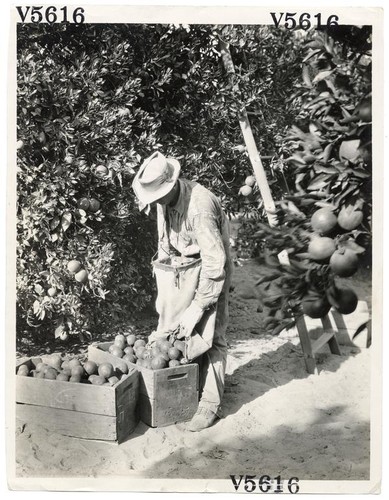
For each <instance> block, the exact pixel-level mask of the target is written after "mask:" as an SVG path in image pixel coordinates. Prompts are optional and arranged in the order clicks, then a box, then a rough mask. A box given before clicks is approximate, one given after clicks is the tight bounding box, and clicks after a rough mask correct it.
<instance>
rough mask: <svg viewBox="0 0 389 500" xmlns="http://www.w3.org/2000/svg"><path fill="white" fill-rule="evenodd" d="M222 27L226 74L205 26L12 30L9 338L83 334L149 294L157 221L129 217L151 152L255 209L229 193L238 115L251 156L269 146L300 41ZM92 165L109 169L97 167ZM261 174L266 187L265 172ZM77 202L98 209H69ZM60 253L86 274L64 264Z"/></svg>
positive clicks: (238, 174)
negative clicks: (249, 128)
mask: <svg viewBox="0 0 389 500" xmlns="http://www.w3.org/2000/svg"><path fill="white" fill-rule="evenodd" d="M218 31H219V33H220V29H219V30H218ZM222 36H223V37H224V39H226V40H228V41H229V42H230V43H231V50H232V54H233V57H234V61H235V64H236V70H237V72H236V76H235V80H234V82H232V83H231V82H227V80H226V79H225V78H224V73H223V68H222V66H221V63H220V57H219V53H218V38H217V31H216V27H213V26H199V25H197V26H191V27H190V28H189V27H187V26H172V25H125V24H120V25H103V24H99V25H80V26H74V25H63V26H62V25H52V26H50V25H38V26H34V25H27V24H26V25H19V26H18V71H17V77H18V89H17V93H18V96H17V97H18V110H17V113H18V132H17V133H18V140H19V141H22V142H19V144H22V147H20V149H19V150H18V173H17V177H18V178H17V185H18V206H17V214H18V255H17V280H18V281H17V290H18V292H17V293H18V297H17V300H18V304H17V306H18V307H17V311H18V318H17V321H18V332H20V334H22V332H23V334H25V332H26V331H28V332H30V334H31V333H32V335H35V336H36V337H38V338H39V337H41V336H42V335H45V333H49V334H53V332H54V331H61V332H63V331H66V332H69V333H78V334H81V335H85V334H86V335H88V334H89V333H91V334H92V335H95V334H98V333H99V332H101V331H103V330H105V329H107V328H116V327H117V326H118V325H120V324H122V323H124V322H128V321H131V318H132V317H133V315H134V314H137V313H138V312H139V311H140V310H142V309H143V308H144V307H145V306H146V305H147V304H148V303H150V300H151V299H152V294H153V279H152V276H151V271H150V260H151V258H152V255H153V254H154V252H155V250H156V231H155V221H154V220H153V218H152V217H151V218H148V217H146V216H144V215H143V214H141V213H139V211H138V208H137V205H136V202H135V199H134V196H133V193H132V190H131V188H130V186H131V182H132V178H133V175H134V173H135V171H136V169H137V168H138V167H139V165H140V164H141V162H142V161H143V160H144V159H145V158H146V157H147V156H149V155H150V154H151V153H152V152H153V150H155V149H160V150H161V151H163V152H164V154H166V155H172V156H175V157H176V158H178V159H179V160H180V162H181V164H182V170H183V175H187V176H189V177H190V178H192V179H194V180H198V181H200V182H202V183H203V184H204V185H206V186H209V187H211V188H212V190H213V191H214V192H215V193H216V194H218V195H219V196H220V198H221V199H222V202H223V204H224V206H225V209H226V210H227V211H228V212H231V211H237V210H239V209H242V210H246V211H247V210H250V207H251V208H252V207H256V208H257V202H256V198H255V197H254V198H253V199H251V200H247V201H246V202H245V203H243V202H242V200H241V199H240V198H239V197H238V187H239V186H240V185H241V184H242V183H243V181H244V178H245V176H246V175H247V174H248V173H250V170H251V169H250V165H249V162H248V158H247V154H246V153H245V152H244V148H242V147H239V146H241V143H242V139H241V137H240V130H239V125H238V121H237V114H238V113H239V111H240V109H241V107H242V105H243V104H245V105H246V106H247V109H248V111H249V113H250V117H251V119H252V125H253V129H254V133H255V135H256V140H257V143H258V147H259V148H260V150H261V152H262V153H263V154H265V155H266V154H269V153H270V154H271V153H272V152H274V150H275V148H276V143H277V139H280V138H281V137H282V134H283V131H284V130H285V128H286V127H287V126H288V125H290V124H291V123H292V121H293V117H294V113H293V110H292V108H293V106H291V107H289V106H288V105H286V104H285V101H287V99H288V94H289V89H290V88H291V87H292V86H293V82H294V81H295V80H296V78H298V77H299V73H300V69H299V64H300V62H301V51H302V48H301V43H300V41H299V39H298V37H296V36H293V35H291V34H290V33H288V32H286V31H282V30H275V29H272V28H269V27H258V26H246V27H244V28H243V27H239V26H226V27H224V28H223V30H222ZM238 84H239V87H240V88H238ZM281 103H282V104H281ZM289 108H290V109H289ZM98 165H104V166H106V167H107V168H108V173H107V175H104V176H98V175H96V167H97V166H98ZM269 178H270V180H271V182H272V181H274V182H275V183H276V184H275V186H278V183H277V182H276V181H277V173H275V172H270V171H269ZM276 190H277V189H276ZM85 197H86V198H88V199H89V198H94V199H96V200H98V202H99V203H100V209H99V210H98V211H97V212H91V211H88V210H86V211H85V210H83V209H80V208H79V201H80V199H82V198H85ZM72 259H77V260H79V261H80V262H81V264H82V266H83V267H84V268H85V269H86V270H87V271H88V274H89V279H88V281H87V283H85V284H80V283H78V282H76V281H75V280H74V278H73V276H72V275H70V273H69V272H68V270H67V263H68V262H69V261H70V260H72ZM52 288H55V295H54V296H51V295H50V294H48V293H47V292H48V290H49V289H52ZM58 328H59V330H58Z"/></svg>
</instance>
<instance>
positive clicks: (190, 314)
mask: <svg viewBox="0 0 389 500" xmlns="http://www.w3.org/2000/svg"><path fill="white" fill-rule="evenodd" d="M203 314H204V309H202V308H201V307H200V306H198V305H197V304H196V303H195V302H192V303H191V305H190V306H189V307H188V308H187V309H186V311H185V312H184V314H183V315H182V316H181V320H180V332H179V334H178V335H177V338H178V339H182V338H184V337H190V336H191V335H192V332H193V329H194V327H195V326H196V325H197V323H198V322H199V321H200V319H201V318H202V316H203Z"/></svg>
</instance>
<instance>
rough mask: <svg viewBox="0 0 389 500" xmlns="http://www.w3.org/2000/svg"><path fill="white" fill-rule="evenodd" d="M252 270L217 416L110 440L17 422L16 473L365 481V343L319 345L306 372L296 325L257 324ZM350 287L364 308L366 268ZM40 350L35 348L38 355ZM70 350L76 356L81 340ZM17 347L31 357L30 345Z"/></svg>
mask: <svg viewBox="0 0 389 500" xmlns="http://www.w3.org/2000/svg"><path fill="white" fill-rule="evenodd" d="M257 273H258V265H257V264H256V263H254V262H252V261H247V262H244V263H243V266H241V267H237V268H236V272H235V277H234V285H235V289H234V291H233V292H232V295H231V301H230V303H231V311H230V314H231V319H230V326H229V329H228V342H229V353H228V363H227V376H226V389H225V397H224V404H223V411H224V418H222V419H221V420H219V421H217V423H216V424H215V425H214V426H213V427H211V428H209V429H206V430H204V431H202V432H200V433H190V432H189V431H186V425H185V424H184V423H181V424H177V425H171V426H168V427H163V428H150V427H148V426H147V425H145V424H144V423H142V422H141V423H139V425H138V426H137V428H136V430H135V432H134V433H133V434H132V435H131V436H130V438H129V439H128V441H126V442H124V443H123V444H121V445H119V446H118V445H115V444H110V443H106V442H102V441H88V440H81V439H76V438H72V437H66V436H61V435H58V434H54V433H51V432H50V431H48V430H47V429H46V428H45V425H44V423H39V424H38V423H30V422H27V423H25V422H24V423H23V422H19V421H18V422H17V429H16V430H17V432H16V463H17V474H18V475H20V476H27V477H36V476H40V477H50V476H61V477H69V476H70V477H76V476H89V477H96V476H120V475H123V476H126V477H131V475H134V477H135V476H136V477H139V476H140V477H150V478H215V479H228V478H229V475H230V474H235V475H239V474H246V473H248V474H250V473H251V474H258V475H259V473H261V474H262V473H266V474H269V475H270V476H273V477H274V476H277V475H279V474H281V475H282V477H283V478H287V477H291V476H297V477H298V478H300V479H301V480H303V479H304V480H309V479H311V480H326V479H327V480H367V479H368V478H369V448H370V402H369V399H370V387H369V378H370V351H369V349H364V348H358V347H355V346H354V347H352V346H351V347H350V346H344V345H342V346H341V351H342V355H341V356H335V355H331V354H330V353H329V350H328V347H324V348H323V351H322V352H321V353H319V356H318V368H319V375H309V374H308V373H307V371H306V369H305V365H304V359H303V355H302V351H301V347H300V344H299V338H298V336H297V334H296V332H295V331H293V330H292V331H284V332H282V333H281V334H280V335H278V336H271V335H269V334H267V333H266V332H265V331H263V330H262V328H261V316H260V314H258V313H257V312H256V308H257V303H256V300H255V298H251V299H249V298H247V297H248V296H250V294H251V291H252V286H253V283H254V281H255V275H256V274H257ZM347 281H348V282H349V283H350V280H347ZM352 286H353V288H354V289H355V291H356V292H357V293H358V296H359V299H360V300H365V301H367V303H368V305H369V309H370V306H371V280H370V274H369V272H368V271H366V270H364V271H363V272H360V273H359V274H357V275H356V276H355V277H353V279H352ZM250 290H251V291H250ZM244 297H246V298H244ZM153 321H155V318H152V319H151V320H150V322H151V323H152V322H153ZM373 341H374V339H373ZM51 348H52V349H53V346H51ZM49 349H50V346H45V347H44V349H43V351H42V346H41V347H40V350H41V351H42V352H41V353H44V352H48V351H49ZM77 349H78V354H79V355H80V356H82V355H85V350H86V345H80V346H77ZM53 350H55V349H53ZM56 350H58V351H60V349H56ZM19 354H23V355H37V354H39V348H36V349H32V348H30V352H23V353H19Z"/></svg>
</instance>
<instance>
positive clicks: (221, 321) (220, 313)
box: [197, 269, 231, 417]
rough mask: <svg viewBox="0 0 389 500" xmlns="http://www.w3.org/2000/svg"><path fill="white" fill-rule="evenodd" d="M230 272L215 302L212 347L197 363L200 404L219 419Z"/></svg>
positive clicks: (224, 364)
mask: <svg viewBox="0 0 389 500" xmlns="http://www.w3.org/2000/svg"><path fill="white" fill-rule="evenodd" d="M230 284H231V272H230V269H228V272H227V276H226V280H225V283H224V286H223V290H222V292H221V294H220V297H219V299H218V301H217V309H216V324H215V334H214V338H213V343H212V347H211V348H210V349H209V350H208V351H207V352H206V353H204V354H203V355H202V356H201V357H200V359H199V360H197V362H198V363H199V375H200V378H199V384H200V403H199V406H204V407H206V408H208V409H210V410H211V411H213V412H214V413H216V415H218V416H219V417H221V416H222V415H221V402H222V398H223V393H224V377H225V372H226V364H227V341H226V330H227V325H228V296H229V291H230Z"/></svg>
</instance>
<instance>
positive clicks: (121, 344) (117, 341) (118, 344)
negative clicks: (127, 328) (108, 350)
mask: <svg viewBox="0 0 389 500" xmlns="http://www.w3.org/2000/svg"><path fill="white" fill-rule="evenodd" d="M113 345H114V346H116V347H119V348H120V349H121V350H124V348H125V347H126V345H127V342H126V340H125V339H124V340H122V339H115V341H114V343H113Z"/></svg>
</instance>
